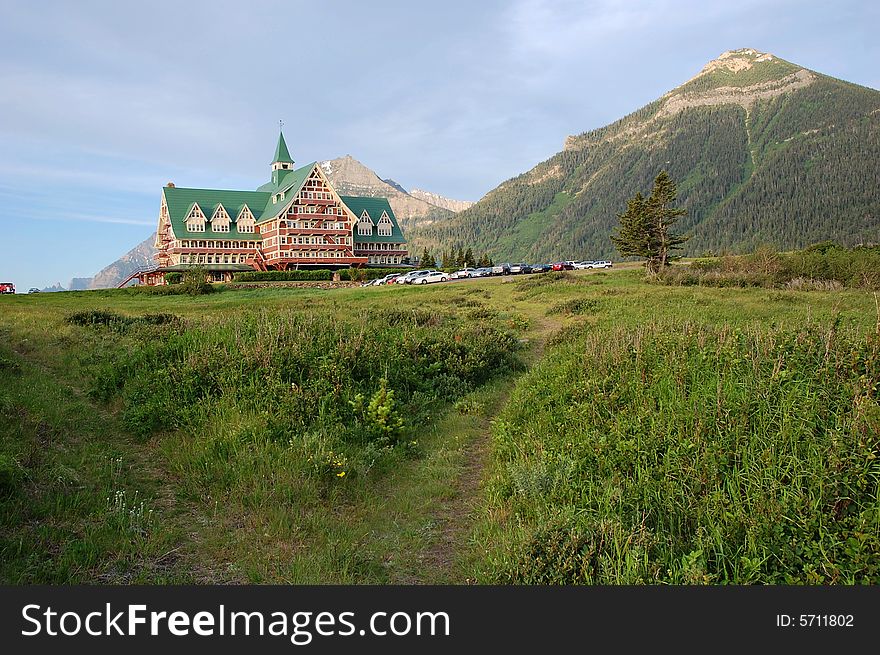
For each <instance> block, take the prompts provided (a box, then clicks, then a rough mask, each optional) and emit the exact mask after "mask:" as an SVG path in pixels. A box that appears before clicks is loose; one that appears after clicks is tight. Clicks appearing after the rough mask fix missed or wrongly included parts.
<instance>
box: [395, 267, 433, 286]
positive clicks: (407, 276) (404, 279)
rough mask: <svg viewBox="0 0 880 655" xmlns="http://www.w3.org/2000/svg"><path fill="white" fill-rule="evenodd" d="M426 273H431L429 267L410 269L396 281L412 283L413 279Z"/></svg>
mask: <svg viewBox="0 0 880 655" xmlns="http://www.w3.org/2000/svg"><path fill="white" fill-rule="evenodd" d="M426 273H430V271H429V270H428V269H423V270H420V271H410V272H409V273H405V274H404V275H401V276H400V277H398V278H397V279H395V280H394V281H395V282H396V283H397V284H412V281H413V279H414V278H417V277H419V276H420V275H425V274H426Z"/></svg>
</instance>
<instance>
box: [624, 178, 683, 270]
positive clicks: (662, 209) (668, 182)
mask: <svg viewBox="0 0 880 655" xmlns="http://www.w3.org/2000/svg"><path fill="white" fill-rule="evenodd" d="M675 198H676V191H675V182H673V181H672V179H671V178H670V177H669V175H668V174H667V173H666V171H660V174H659V175H657V177H656V179H655V180H654V187H653V189H652V190H651V195H650V196H648V198H647V199H645V198H644V197H643V196H642V194H641V193H637V194H636V195H635V196H634V197H633V198H631V199H630V200H629V202H627V206H626V211H625V212H624V213H622V214H619V215H618V220H619V221H620V225H619V227H618V231H617V233H616V234H612V235H611V241H612V242H613V243H614V245H615V246H617V250H618V252H619V253H620V255H621V257H643V258H644V259H646V260H647V261H646V263H645V265H646V267H647V269H648V272H649V273H651V274H656V273H658V272H659V271H660V270H661V269H662V268H664V267H666V266H668V265H669V259H670V251H672V250H677V249H679V248H680V247H681V244H682V243H684V242H685V241H687V240H688V237H686V236H682V235H679V234H675V233H672V232H670V228H671V227H672V226H673V225H674V224H675V223H676V222H677V221H678V219H679V218H680V217H681V216H684V215H685V214H686V213H687V212H685V210H683V209H680V208H678V207H674V206H673V203H674V202H675Z"/></svg>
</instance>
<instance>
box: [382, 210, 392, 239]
mask: <svg viewBox="0 0 880 655" xmlns="http://www.w3.org/2000/svg"><path fill="white" fill-rule="evenodd" d="M392 226H393V224H392V222H391V219H390V218H388V212H384V211H383V212H382V217H381V218H380V219H379V236H380V237H390V236H391V229H392Z"/></svg>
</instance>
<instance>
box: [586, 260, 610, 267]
mask: <svg viewBox="0 0 880 655" xmlns="http://www.w3.org/2000/svg"><path fill="white" fill-rule="evenodd" d="M612 265H613V264H612V263H611V262H610V261H608V260H607V259H603V260H600V261H598V262H592V266H590V268H611V267H612Z"/></svg>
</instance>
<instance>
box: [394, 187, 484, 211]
mask: <svg viewBox="0 0 880 655" xmlns="http://www.w3.org/2000/svg"><path fill="white" fill-rule="evenodd" d="M409 195H411V196H412V197H413V198H418V199H419V200H424V201H425V202H427V203H430V204H432V205H434V206H435V207H441V208H443V209H448V210H449V211H451V212H454V213H456V214H457V213H458V212H460V211H464V210H465V209H467V208H468V207H471V206H472V205H473V204H474V203H473V201H471V200H451V199H450V198H444V197H443V196H441V195H438V194H436V193H431V192H430V191H422V190H421V189H412V190H411V191H410V192H409Z"/></svg>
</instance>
